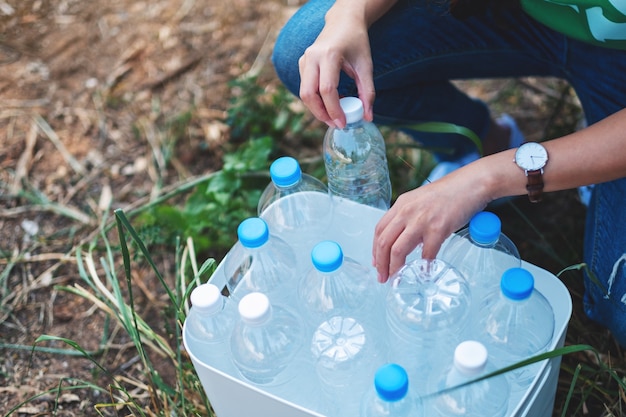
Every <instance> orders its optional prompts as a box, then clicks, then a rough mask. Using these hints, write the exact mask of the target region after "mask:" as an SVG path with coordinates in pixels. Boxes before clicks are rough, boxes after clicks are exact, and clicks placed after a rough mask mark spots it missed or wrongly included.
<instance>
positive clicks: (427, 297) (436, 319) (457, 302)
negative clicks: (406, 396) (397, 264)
mask: <svg viewBox="0 0 626 417" xmlns="http://www.w3.org/2000/svg"><path fill="white" fill-rule="evenodd" d="M390 281H391V287H390V288H389V290H388V293H387V300H386V310H387V314H386V317H387V327H388V329H389V354H390V356H389V360H390V361H391V362H395V363H398V364H399V365H401V366H403V367H404V368H405V369H406V370H407V372H408V373H409V378H410V379H411V381H413V382H414V383H415V384H416V385H417V386H418V387H421V386H424V384H425V379H426V378H427V377H428V374H429V373H430V372H431V371H432V369H433V368H434V367H436V366H437V365H438V362H439V361H441V360H442V359H443V358H445V357H446V356H452V351H453V349H454V347H455V346H456V344H457V343H459V342H460V341H461V340H462V338H461V337H462V336H461V330H462V329H463V328H464V327H465V326H466V323H467V319H468V312H469V308H470V297H471V295H470V289H469V286H468V284H467V281H466V279H465V277H464V276H463V275H462V274H461V273H460V272H459V271H457V270H456V269H455V268H453V267H451V266H450V265H449V264H447V263H446V262H444V261H442V260H440V259H434V260H426V259H417V260H414V261H411V262H409V263H408V264H406V265H405V266H404V267H402V268H401V269H400V270H399V271H398V272H396V273H395V274H394V275H393V276H392V277H391V279H390Z"/></svg>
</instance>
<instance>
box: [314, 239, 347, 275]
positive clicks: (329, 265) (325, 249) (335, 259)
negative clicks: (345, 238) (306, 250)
mask: <svg viewBox="0 0 626 417" xmlns="http://www.w3.org/2000/svg"><path fill="white" fill-rule="evenodd" d="M311 260H312V261H313V266H315V268H316V269H317V270H318V271H321V272H333V271H335V270H337V269H338V268H339V267H340V266H341V264H342V263H343V251H342V250H341V246H339V244H338V243H337V242H333V241H332V240H325V241H323V242H320V243H318V244H317V245H315V247H314V248H313V250H312V251H311Z"/></svg>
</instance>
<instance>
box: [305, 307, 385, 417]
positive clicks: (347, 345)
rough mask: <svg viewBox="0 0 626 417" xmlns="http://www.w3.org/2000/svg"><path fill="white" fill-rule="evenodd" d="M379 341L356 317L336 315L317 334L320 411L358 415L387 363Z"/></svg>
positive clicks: (315, 351)
mask: <svg viewBox="0 0 626 417" xmlns="http://www.w3.org/2000/svg"><path fill="white" fill-rule="evenodd" d="M378 342H379V340H377V339H376V338H375V337H373V336H372V333H371V332H370V331H369V330H368V328H366V327H365V326H364V325H362V324H361V323H359V322H358V321H357V320H356V319H354V318H352V317H342V316H334V317H331V318H330V319H328V320H327V321H325V322H323V323H322V324H320V325H319V327H318V328H317V330H316V331H315V332H314V334H313V340H312V344H311V352H312V354H313V361H314V363H315V370H316V374H317V376H318V379H319V381H320V383H321V386H322V392H323V394H324V399H325V401H324V403H323V406H322V407H321V408H320V409H318V410H317V411H319V412H321V413H322V414H324V415H326V416H331V417H344V416H357V415H358V414H359V405H360V401H361V398H362V396H363V395H364V393H365V391H366V390H367V388H368V386H369V383H368V382H369V381H371V380H372V378H373V377H374V373H375V371H376V368H377V367H378V366H379V365H380V364H381V363H382V362H383V360H382V350H381V348H380V346H379V344H378Z"/></svg>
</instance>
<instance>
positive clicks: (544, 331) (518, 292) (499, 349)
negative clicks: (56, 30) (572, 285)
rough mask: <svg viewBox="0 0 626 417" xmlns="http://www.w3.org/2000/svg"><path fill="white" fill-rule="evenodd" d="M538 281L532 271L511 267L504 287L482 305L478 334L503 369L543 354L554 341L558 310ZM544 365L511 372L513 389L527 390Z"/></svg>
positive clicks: (488, 297) (501, 286) (488, 296)
mask: <svg viewBox="0 0 626 417" xmlns="http://www.w3.org/2000/svg"><path fill="white" fill-rule="evenodd" d="M534 283H535V280H534V277H533V275H532V274H531V273H530V271H528V270H526V269H523V268H511V269H509V270H507V271H505V272H504V273H503V274H502V279H501V284H500V288H499V289H498V290H495V291H493V292H491V293H490V294H488V295H487V296H485V298H484V299H483V302H482V303H481V305H480V308H479V310H480V311H481V312H482V315H481V316H480V317H479V320H478V329H477V336H478V338H479V340H480V341H481V342H483V343H484V344H485V345H486V346H487V349H489V352H490V357H491V358H492V359H493V363H494V365H496V366H497V367H499V368H502V367H505V366H508V365H512V364H514V363H516V362H519V361H521V360H524V359H528V358H529V357H531V356H534V355H537V354H540V353H543V352H545V351H546V350H547V349H548V347H549V345H550V343H551V342H552V337H553V333H554V312H553V310H552V306H551V305H550V303H549V302H548V300H547V299H546V298H545V297H544V296H543V295H542V294H541V293H540V292H538V291H537V290H536V289H534ZM540 367H541V363H536V364H533V365H528V366H525V367H523V368H519V369H516V370H514V371H512V372H510V373H509V374H510V376H511V380H512V382H513V384H512V386H511V388H512V390H513V391H520V390H522V389H526V388H527V387H528V385H529V384H530V383H531V382H532V380H533V378H534V377H535V376H536V375H537V373H538V372H539V369H540Z"/></svg>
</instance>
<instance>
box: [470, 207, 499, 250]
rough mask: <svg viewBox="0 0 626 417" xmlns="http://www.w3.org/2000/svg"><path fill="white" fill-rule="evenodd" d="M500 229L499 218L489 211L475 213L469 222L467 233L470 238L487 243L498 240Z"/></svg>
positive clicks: (479, 242)
mask: <svg viewBox="0 0 626 417" xmlns="http://www.w3.org/2000/svg"><path fill="white" fill-rule="evenodd" d="M501 231H502V222H501V221H500V218H499V217H498V216H497V215H495V214H493V213H491V212H489V211H481V212H479V213H476V214H475V215H474V217H472V219H471V220H470V223H469V233H470V237H471V238H472V240H473V241H474V242H476V243H478V244H481V245H488V244H491V243H495V242H497V241H498V238H499V237H500V232H501Z"/></svg>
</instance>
